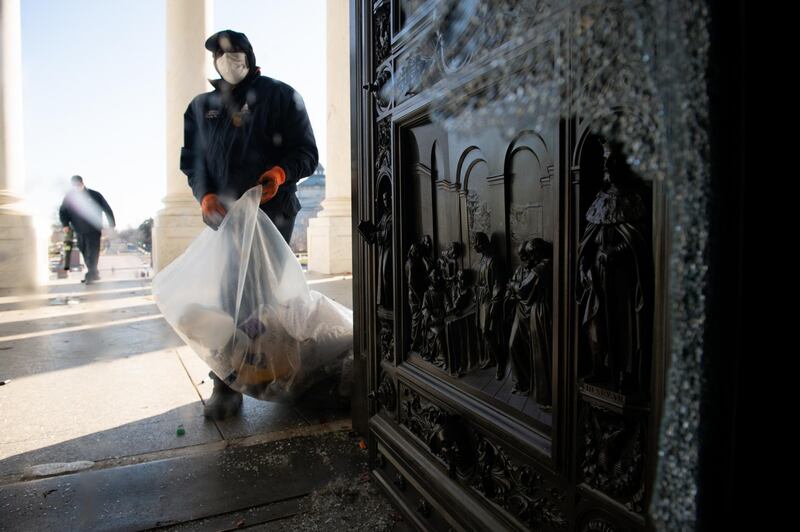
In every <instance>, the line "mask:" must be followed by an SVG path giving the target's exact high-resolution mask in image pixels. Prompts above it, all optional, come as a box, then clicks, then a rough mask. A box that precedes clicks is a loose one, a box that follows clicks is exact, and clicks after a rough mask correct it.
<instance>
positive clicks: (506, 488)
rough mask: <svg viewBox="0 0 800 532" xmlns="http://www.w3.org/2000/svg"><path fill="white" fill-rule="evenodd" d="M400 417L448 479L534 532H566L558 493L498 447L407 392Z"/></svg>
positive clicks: (439, 409) (444, 412) (410, 391)
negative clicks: (541, 531)
mask: <svg viewBox="0 0 800 532" xmlns="http://www.w3.org/2000/svg"><path fill="white" fill-rule="evenodd" d="M400 412H401V418H400V423H401V424H402V425H405V426H406V427H407V428H408V429H409V430H410V431H411V433H412V434H414V435H415V436H416V437H417V438H419V440H421V441H422V442H423V444H425V445H427V446H428V447H429V448H430V450H431V452H432V453H433V454H434V455H435V456H436V457H437V458H438V459H439V460H440V461H441V462H442V463H443V464H444V465H445V467H447V469H448V470H449V472H450V475H451V477H453V478H457V479H458V480H460V481H461V482H462V483H463V484H465V485H468V486H470V487H471V488H472V489H474V490H475V491H477V492H478V493H480V494H481V495H482V496H484V497H486V498H487V499H489V500H490V501H492V502H494V503H495V504H497V505H498V506H500V507H502V508H503V509H504V510H505V511H507V512H508V513H509V514H511V515H513V516H514V517H516V518H517V519H519V520H520V521H522V522H523V523H525V524H526V525H527V526H529V527H531V528H533V529H539V528H541V527H543V526H546V527H548V528H559V529H563V528H566V526H567V524H568V521H567V516H566V513H565V511H564V504H565V497H564V495H563V494H562V493H561V491H560V490H559V489H558V488H557V487H556V486H553V485H551V484H549V483H548V482H547V481H546V480H545V479H544V477H543V476H542V475H541V474H540V473H538V472H537V471H536V470H534V469H533V468H532V467H530V466H528V465H526V464H523V463H521V462H520V461H518V460H516V459H515V458H512V457H511V456H510V455H509V454H508V453H507V452H506V451H505V449H504V448H503V447H502V446H500V445H498V444H496V443H495V442H493V441H491V440H489V439H488V438H486V436H484V435H483V434H482V433H480V432H478V431H476V430H475V429H474V428H472V427H470V426H468V425H467V424H466V423H465V422H464V421H463V420H462V419H461V418H460V417H459V416H457V415H453V414H451V413H449V412H448V411H446V410H444V409H442V408H440V407H438V406H437V405H435V404H433V403H431V402H430V401H428V400H427V399H425V398H424V397H422V396H421V395H420V394H419V393H417V392H415V391H413V390H411V389H409V388H405V387H403V392H402V398H401V406H400Z"/></svg>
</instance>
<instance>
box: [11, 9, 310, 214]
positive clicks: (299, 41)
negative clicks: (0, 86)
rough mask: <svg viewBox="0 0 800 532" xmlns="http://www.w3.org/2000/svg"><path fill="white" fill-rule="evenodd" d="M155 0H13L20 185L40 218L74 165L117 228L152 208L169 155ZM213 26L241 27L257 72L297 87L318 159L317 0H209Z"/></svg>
mask: <svg viewBox="0 0 800 532" xmlns="http://www.w3.org/2000/svg"><path fill="white" fill-rule="evenodd" d="M165 1H167V0H113V1H112V0H22V64H23V76H24V79H23V83H24V85H23V88H24V91H23V106H24V118H25V123H24V127H25V165H26V172H25V173H26V195H27V198H28V202H29V204H30V206H31V208H32V209H33V210H34V212H35V213H36V215H37V216H38V217H40V218H41V219H46V220H47V221H48V222H49V221H51V220H54V217H55V213H56V211H57V209H58V205H59V204H60V201H61V197H62V196H63V194H64V193H65V192H66V190H67V188H68V186H69V177H70V176H71V175H73V174H80V175H82V176H83V177H84V180H85V182H86V185H87V186H88V187H89V188H93V189H96V190H98V191H100V192H102V193H103V195H104V196H105V197H106V199H107V200H108V202H109V203H110V204H111V207H112V209H113V210H114V213H115V215H116V216H117V220H118V221H117V223H118V226H119V228H124V227H126V226H128V225H132V226H135V225H138V224H139V223H140V222H141V221H143V220H144V219H146V218H148V217H150V216H154V215H155V213H156V211H158V210H159V209H160V208H161V206H162V203H161V200H162V199H163V197H164V194H165V172H166V161H165V157H166V156H171V157H178V154H177V153H174V154H167V153H166V149H165V146H164V127H165V121H166V117H165V115H164V113H165V105H164V101H165V94H166V93H165V91H166V90H167V89H166V87H165V69H166V67H167V65H165V50H164V46H165V45H166V36H165V27H164V24H165ZM214 28H216V29H234V30H237V31H241V32H244V33H245V34H247V36H248V38H249V39H250V41H251V42H252V44H253V48H254V50H255V54H256V58H257V61H258V64H259V66H260V67H261V70H262V73H263V74H265V75H267V76H270V77H275V78H278V79H280V80H282V81H285V82H286V83H289V84H290V85H292V86H293V87H294V88H295V89H297V90H298V92H300V94H301V95H302V96H303V99H304V100H305V103H306V107H307V108H308V112H309V116H310V118H311V123H312V125H313V127H314V132H315V134H316V137H317V144H318V146H319V149H320V159H321V162H322V163H323V164H325V160H326V159H325V155H326V154H325V135H326V131H325V1H324V0H298V1H294V2H287V1H285V0H216V2H215V6H214ZM200 46H202V43H201V44H200ZM208 89H209V90H210V86H208ZM187 104H188V102H187Z"/></svg>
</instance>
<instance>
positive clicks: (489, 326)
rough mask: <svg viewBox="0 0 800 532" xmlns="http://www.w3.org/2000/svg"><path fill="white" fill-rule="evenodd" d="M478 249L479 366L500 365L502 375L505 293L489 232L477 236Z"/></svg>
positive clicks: (498, 366) (504, 369) (502, 375)
mask: <svg viewBox="0 0 800 532" xmlns="http://www.w3.org/2000/svg"><path fill="white" fill-rule="evenodd" d="M474 246H475V251H476V252H477V253H478V254H479V255H480V256H481V260H480V262H479V264H478V271H477V279H476V280H475V298H476V302H477V305H478V314H477V319H478V330H479V331H480V335H481V338H482V339H483V342H482V344H483V345H482V349H481V357H480V367H481V368H488V367H491V366H494V365H497V372H496V377H497V378H498V379H502V378H503V377H504V376H505V372H506V360H505V355H504V354H503V353H502V350H501V349H500V335H501V331H502V330H503V323H502V321H503V294H502V284H501V279H500V272H499V268H498V264H497V260H496V259H495V257H494V254H493V252H492V245H491V242H490V241H489V237H488V236H486V233H481V232H477V233H475V236H474Z"/></svg>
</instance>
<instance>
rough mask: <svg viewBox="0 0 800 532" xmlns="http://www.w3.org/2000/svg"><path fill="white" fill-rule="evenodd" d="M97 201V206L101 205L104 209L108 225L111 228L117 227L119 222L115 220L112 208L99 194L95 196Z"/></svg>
mask: <svg viewBox="0 0 800 532" xmlns="http://www.w3.org/2000/svg"><path fill="white" fill-rule="evenodd" d="M95 200H96V201H97V204H98V205H100V208H101V209H103V212H104V213H106V218H107V219H108V225H109V226H111V227H116V226H117V221H116V220H114V211H112V210H111V206H110V205H109V204H108V202H107V201H106V199H105V198H104V197H103V195H102V194H100V193H99V192H98V193H97V195H96V196H95Z"/></svg>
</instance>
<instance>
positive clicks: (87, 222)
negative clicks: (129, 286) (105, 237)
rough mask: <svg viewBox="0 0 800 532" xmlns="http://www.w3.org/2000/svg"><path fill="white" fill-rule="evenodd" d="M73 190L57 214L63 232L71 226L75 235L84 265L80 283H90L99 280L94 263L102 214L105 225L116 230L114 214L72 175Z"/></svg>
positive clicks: (98, 251)
mask: <svg viewBox="0 0 800 532" xmlns="http://www.w3.org/2000/svg"><path fill="white" fill-rule="evenodd" d="M70 180H71V181H72V187H73V188H72V190H71V191H70V192H69V193H67V195H66V196H65V197H64V201H63V202H61V208H60V209H59V211H58V215H59V218H60V219H61V225H62V226H63V227H64V232H67V231H69V229H70V226H72V229H73V230H74V231H75V234H76V235H77V236H78V249H80V251H81V254H82V255H83V261H84V262H85V263H86V268H87V272H86V277H85V278H84V280H83V282H85V283H87V284H89V283H93V282H95V281H99V280H100V275H99V274H98V272H97V261H98V259H99V258H100V232H101V231H102V229H103V213H105V214H106V218H107V219H108V225H109V226H111V227H112V228H114V227H116V222H115V221H114V213H113V212H112V211H111V207H109V205H108V202H107V201H106V199H105V198H104V197H103V195H102V194H100V193H99V192H97V191H96V190H89V189H88V188H86V186H85V185H84V184H83V178H82V177H81V176H79V175H74V176H72V178H71V179H70Z"/></svg>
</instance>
